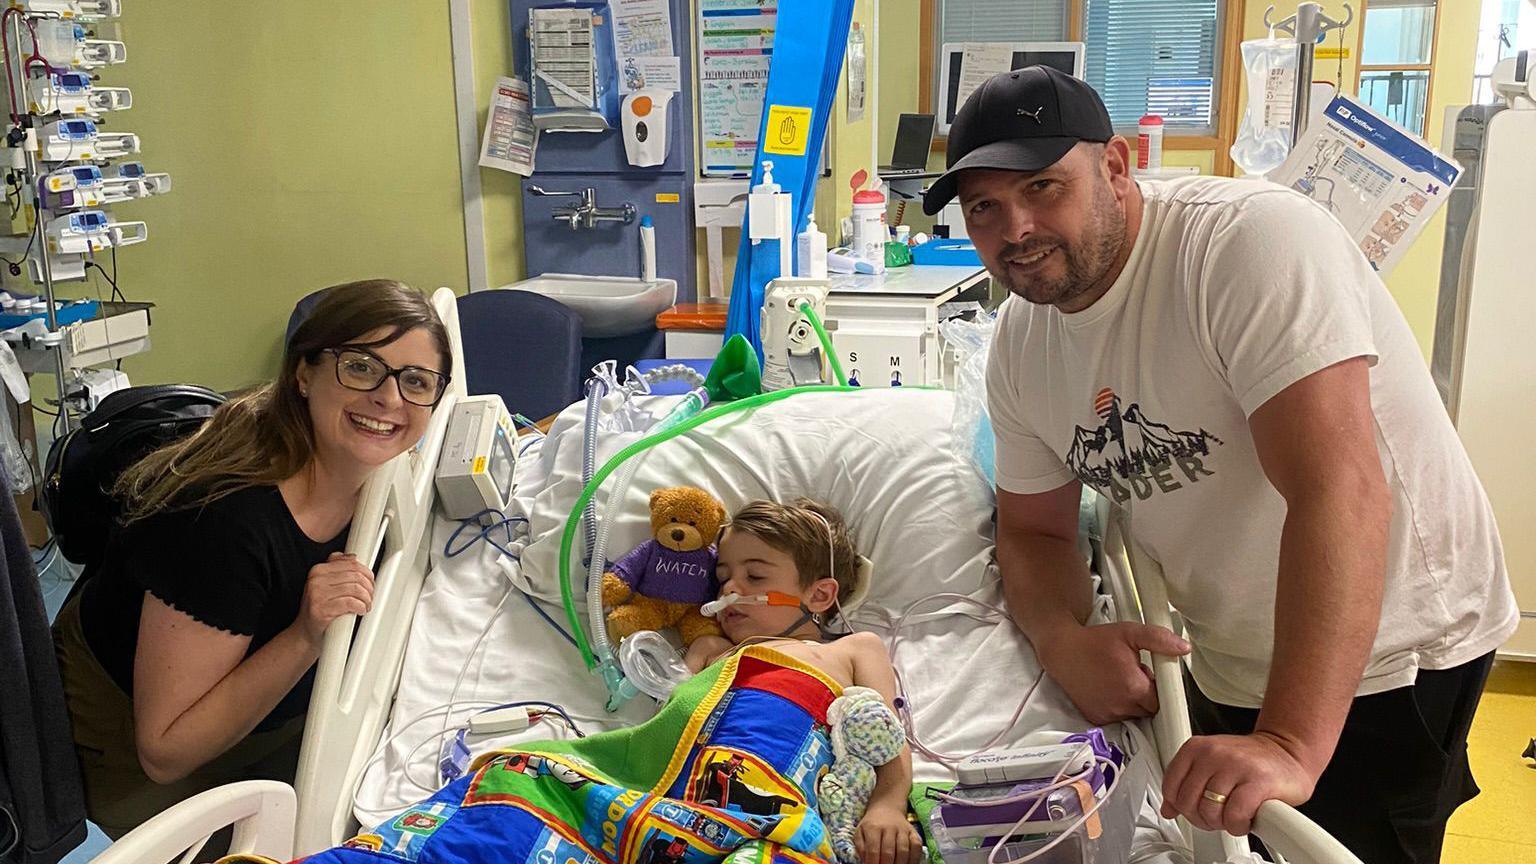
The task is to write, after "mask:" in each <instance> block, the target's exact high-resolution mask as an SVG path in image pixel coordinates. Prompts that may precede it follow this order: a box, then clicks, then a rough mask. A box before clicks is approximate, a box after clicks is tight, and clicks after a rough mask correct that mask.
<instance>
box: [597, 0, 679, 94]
mask: <svg viewBox="0 0 1536 864" xmlns="http://www.w3.org/2000/svg"><path fill="white" fill-rule="evenodd" d="M610 4H611V5H610V8H611V9H612V10H613V43H614V45H613V48H614V54H615V55H616V56H617V57H618V61H619V69H620V70H621V73H622V79H623V84H624V92H626V93H633V92H634V91H636V90H639V89H640V88H642V87H652V88H660V89H663V90H674V91H676V90H681V89H682V81H681V80H680V79H681V78H682V64H681V63H680V62H679V60H678V56H677V51H676V49H674V48H673V46H672V9H671V7H670V5H669V4H668V0H610Z"/></svg>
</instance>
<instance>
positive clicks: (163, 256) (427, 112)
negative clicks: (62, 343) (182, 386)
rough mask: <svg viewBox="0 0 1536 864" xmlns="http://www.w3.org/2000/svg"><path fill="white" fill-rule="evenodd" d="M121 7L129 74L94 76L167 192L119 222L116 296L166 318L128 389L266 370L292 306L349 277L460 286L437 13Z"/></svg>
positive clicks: (223, 381) (330, 4)
mask: <svg viewBox="0 0 1536 864" xmlns="http://www.w3.org/2000/svg"><path fill="white" fill-rule="evenodd" d="M123 7H124V18H123V20H122V22H121V25H120V30H121V34H122V39H123V40H124V41H125V42H126V43H127V45H128V62H127V63H126V64H124V65H122V66H118V67H115V68H109V69H106V70H103V72H102V73H101V78H102V81H103V83H104V84H110V85H118V84H120V85H125V86H128V87H131V88H132V89H133V96H134V107H133V109H132V110H130V111H127V112H124V113H122V114H121V115H117V116H113V117H112V118H111V119H110V122H109V127H108V128H110V129H113V130H119V131H132V132H136V133H138V134H139V136H140V137H141V138H142V140H143V149H144V152H143V154H142V157H141V158H142V160H143V162H144V164H145V166H146V167H147V168H148V169H149V170H151V171H168V172H170V174H171V176H172V178H173V181H174V184H175V186H174V190H173V191H172V192H171V194H170V195H168V196H166V197H164V198H159V199H152V200H149V201H143V202H134V203H130V204H125V205H120V206H118V207H116V208H114V212H115V213H116V214H117V217H118V218H120V219H143V220H145V221H147V222H148V223H149V238H150V239H149V240H148V241H147V242H146V243H143V244H141V245H139V246H135V247H132V248H127V249H124V250H122V251H121V252H120V253H119V254H118V266H119V280H118V281H119V283H120V284H121V285H122V288H123V291H124V292H125V293H126V294H127V295H128V297H130V298H131V299H135V300H140V299H142V300H149V301H153V302H155V303H156V304H158V305H157V308H156V309H155V310H154V312H153V322H154V326H153V328H152V331H151V339H152V341H153V342H154V346H155V347H154V349H153V350H152V351H150V353H148V354H146V355H143V356H141V357H135V358H131V359H129V360H128V361H127V362H126V363H124V369H125V370H126V371H127V372H128V374H129V376H130V377H131V378H132V379H133V380H134V382H135V383H154V382H164V381H195V382H199V383H203V384H208V385H211V386H214V387H219V388H234V387H238V386H242V385H247V384H250V383H252V382H255V381H257V380H260V379H262V378H264V377H266V376H269V375H271V374H273V373H274V372H275V371H276V366H277V360H278V356H279V350H280V343H281V341H282V335H283V332H284V327H285V326H286V324H287V320H288V313H289V310H290V309H291V308H292V305H293V303H294V301H296V300H297V299H299V298H300V297H302V296H303V295H305V294H307V293H309V292H311V291H314V290H315V289H318V288H322V287H325V286H327V285H331V284H334V283H337V282H342V281H347V280H352V279H359V278H366V277H374V276H386V277H393V278H397V279H401V280H403V281H405V282H408V283H410V284H413V285H417V286H419V287H421V288H424V289H433V288H436V287H438V286H441V285H448V286H451V287H454V288H456V289H459V290H463V289H464V288H465V287H466V286H467V270H466V267H465V261H464V231H463V220H462V210H461V208H460V204H459V183H458V169H457V164H458V163H457V150H456V144H455V135H454V115H453V78H452V70H451V66H450V58H449V53H448V50H447V46H448V16H447V15H446V13H445V4H442V3H417V2H412V3H400V4H390V6H389V10H390V13H389V14H380V9H381V8H382V7H381V6H380V5H379V4H378V3H377V2H372V0H327V2H325V3H314V2H311V0H266V2H262V3H183V2H168V0H158V2H156V0H137V2H130V3H124V4H123ZM80 290H84V289H82V288H81V287H80V283H74V285H72V286H66V287H64V288H63V289H62V291H61V293H63V294H64V295H65V296H70V295H71V294H72V293H74V292H78V291H80ZM88 293H94V289H90V290H89V291H88Z"/></svg>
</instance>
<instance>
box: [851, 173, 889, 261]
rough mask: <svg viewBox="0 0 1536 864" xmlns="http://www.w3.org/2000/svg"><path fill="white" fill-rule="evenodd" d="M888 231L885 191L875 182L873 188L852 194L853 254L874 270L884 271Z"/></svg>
mask: <svg viewBox="0 0 1536 864" xmlns="http://www.w3.org/2000/svg"><path fill="white" fill-rule="evenodd" d="M888 239H890V232H889V231H887V230H886V227H885V193H883V192H881V191H880V187H879V184H878V183H876V185H875V187H874V188H873V189H864V190H861V191H858V192H855V193H854V194H853V254H854V255H856V256H858V257H859V258H861V259H863V260H864V261H867V262H869V264H870V265H871V266H873V267H874V268H875V272H877V273H884V272H885V241H886V240H888Z"/></svg>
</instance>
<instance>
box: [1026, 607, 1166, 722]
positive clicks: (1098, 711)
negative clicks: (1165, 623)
mask: <svg viewBox="0 0 1536 864" xmlns="http://www.w3.org/2000/svg"><path fill="white" fill-rule="evenodd" d="M1142 650H1146V651H1150V652H1152V653H1153V654H1166V655H1168V656H1173V657H1178V656H1183V655H1185V654H1188V653H1189V643H1188V642H1185V641H1184V640H1183V639H1180V638H1179V637H1178V636H1176V635H1175V634H1174V633H1173V631H1171V630H1166V629H1164V628H1162V627H1150V626H1148V625H1145V624H1132V623H1120V624H1099V625H1096V626H1093V627H1080V626H1072V627H1064V628H1062V629H1060V630H1058V631H1056V632H1054V633H1052V634H1051V635H1050V636H1049V637H1047V638H1043V639H1041V640H1040V643H1039V644H1037V645H1035V654H1036V655H1037V656H1038V657H1039V658H1040V664H1041V665H1042V666H1043V667H1045V671H1046V672H1047V673H1048V674H1049V675H1050V676H1051V678H1052V679H1053V680H1054V681H1055V682H1056V683H1057V684H1059V685H1061V689H1063V690H1065V691H1066V693H1067V697H1068V698H1070V699H1071V700H1072V704H1073V705H1076V706H1077V710H1079V711H1081V712H1083V716H1084V717H1085V718H1087V720H1088V722H1089V723H1092V724H1093V725H1095V726H1103V725H1105V724H1107V723H1114V722H1116V721H1119V720H1128V719H1131V718H1133V717H1147V716H1149V715H1152V714H1156V713H1157V686H1156V685H1155V684H1154V683H1153V680H1152V671H1151V670H1150V669H1148V668H1147V667H1145V666H1143V665H1141V657H1140V655H1139V654H1138V653H1137V652H1138V651H1142Z"/></svg>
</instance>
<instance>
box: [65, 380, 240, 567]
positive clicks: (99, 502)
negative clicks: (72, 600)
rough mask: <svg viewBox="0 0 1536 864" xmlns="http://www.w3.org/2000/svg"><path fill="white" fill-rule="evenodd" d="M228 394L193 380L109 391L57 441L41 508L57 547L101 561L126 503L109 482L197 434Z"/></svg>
mask: <svg viewBox="0 0 1536 864" xmlns="http://www.w3.org/2000/svg"><path fill="white" fill-rule="evenodd" d="M224 401H225V400H224V396H223V395H221V394H219V393H217V392H215V391H213V390H209V389H208V388H206V387H199V386H197V385H195V384H155V385H150V386H146V387H129V388H127V389H124V390H118V391H117V392H115V393H110V394H108V395H107V397H106V398H104V399H102V400H101V404H99V405H97V406H96V410H95V411H92V412H91V413H89V414H87V415H85V417H84V418H82V419H81V421H80V426H79V427H78V428H76V429H73V430H71V431H70V432H69V434H67V435H65V436H64V437H63V438H60V439H58V440H57V441H55V442H53V446H52V447H50V448H49V450H48V464H47V466H46V470H45V471H44V475H43V483H42V487H41V488H40V489H39V490H38V508H39V509H40V510H42V513H43V517H44V518H45V519H46V520H47V521H48V530H49V531H51V532H52V533H53V536H54V539H55V540H57V542H58V544H59V551H60V552H61V553H63V555H64V557H65V558H68V559H69V560H70V561H73V562H74V563H76V564H85V565H91V566H94V565H95V564H98V563H100V561H101V556H102V554H103V553H104V552H105V551H106V548H107V539H108V538H109V537H110V535H111V533H112V528H113V526H114V525H116V524H117V519H118V516H119V514H120V512H121V503H120V502H119V501H117V500H116V499H115V498H113V496H112V492H111V490H112V486H113V485H114V484H115V483H116V482H117V478H118V476H119V475H121V474H122V473H123V471H125V470H127V469H128V467H129V466H130V465H132V464H133V463H135V462H137V461H139V460H140V459H142V458H144V457H145V456H148V455H149V454H150V453H151V452H153V451H154V450H156V449H158V448H159V447H162V446H164V445H166V444H169V443H171V442H172V441H176V440H179V439H181V438H185V437H186V436H188V435H190V434H192V433H193V432H195V431H197V429H198V428H199V427H201V426H202V425H203V423H205V422H207V420H208V418H209V417H210V416H212V415H213V412H214V410H215V409H217V408H218V407H219V406H220V405H222V404H224Z"/></svg>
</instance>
